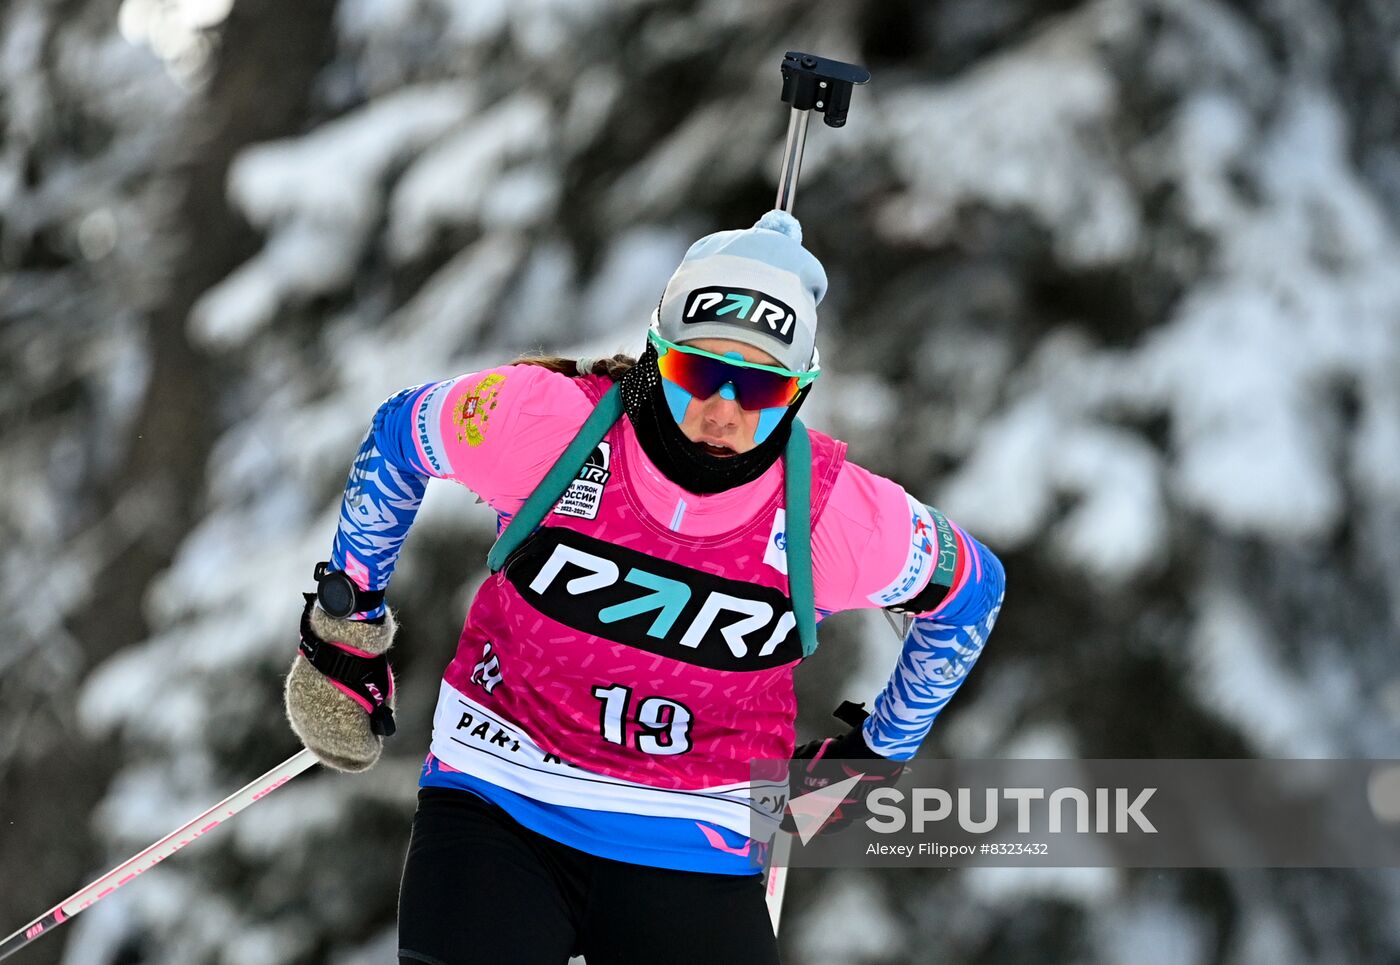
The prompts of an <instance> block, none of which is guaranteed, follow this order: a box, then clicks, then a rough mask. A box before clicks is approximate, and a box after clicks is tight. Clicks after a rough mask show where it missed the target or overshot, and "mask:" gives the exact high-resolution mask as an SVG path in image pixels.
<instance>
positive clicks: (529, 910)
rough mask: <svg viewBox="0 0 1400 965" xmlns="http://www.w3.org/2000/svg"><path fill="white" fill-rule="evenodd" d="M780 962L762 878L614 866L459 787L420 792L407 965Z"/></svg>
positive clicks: (407, 881) (404, 948) (405, 921)
mask: <svg viewBox="0 0 1400 965" xmlns="http://www.w3.org/2000/svg"><path fill="white" fill-rule="evenodd" d="M571 955H583V956H584V957H585V959H586V960H587V963H588V965H655V963H658V962H665V963H668V965H712V963H715V962H724V963H725V965H777V963H778V948H777V941H776V940H775V939H774V937H773V930H772V926H771V925H770V924H769V921H768V910H767V907H766V905H765V904H764V901H763V884H762V881H761V880H760V878H759V876H758V875H722V874H707V873H704V872H697V871H674V870H671V869H668V868H652V867H648V866H646V865H636V864H628V863H626V862H622V861H613V860H611V859H608V858H600V857H597V856H595V855H591V854H587V853H585V852H582V851H578V850H576V849H574V848H570V847H566V846H565V845H562V844H559V843H558V842H557V841H554V840H552V839H550V838H547V837H545V836H543V835H541V834H537V833H536V832H534V831H531V830H530V829H528V828H525V827H522V826H521V825H520V824H518V823H517V822H516V821H515V820H514V819H513V818H511V817H510V815H508V814H507V813H506V812H505V811H504V810H502V809H501V808H499V807H497V806H496V805H494V804H491V803H490V802H488V801H486V800H484V799H482V798H480V797H478V796H477V795H475V794H472V793H471V792H470V791H462V790H457V789H454V788H437V787H425V788H420V789H419V792H418V810H417V813H416V814H415V815H414V818H413V836H412V838H411V840H410V842H409V846H408V858H407V860H406V861H405V863H404V873H403V884H402V887H401V888H400V890H399V963H400V965H469V963H470V965H476V963H482V965H565V963H566V962H567V961H568V959H569V957H570V956H571Z"/></svg>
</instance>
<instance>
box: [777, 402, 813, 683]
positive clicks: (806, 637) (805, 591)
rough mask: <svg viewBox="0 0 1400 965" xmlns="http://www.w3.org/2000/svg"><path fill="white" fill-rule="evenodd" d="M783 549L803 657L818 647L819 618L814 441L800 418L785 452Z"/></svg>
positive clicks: (793, 424) (795, 420) (793, 423)
mask: <svg viewBox="0 0 1400 965" xmlns="http://www.w3.org/2000/svg"><path fill="white" fill-rule="evenodd" d="M783 486H784V487H785V488H784V491H783V502H784V504H785V509H784V512H785V513H786V517H787V518H786V520H785V522H784V524H783V531H784V532H783V539H784V541H785V544H784V552H786V554H787V561H788V596H789V597H791V598H792V612H793V614H794V615H795V616H796V617H797V639H799V640H801V641H802V656H803V657H810V656H811V655H812V654H813V653H815V652H816V650H817V620H816V615H815V613H816V610H815V603H814V602H813V599H814V598H813V591H812V440H811V439H809V438H808V436H807V427H806V426H805V425H803V424H802V420H801V419H793V420H792V434H791V435H789V436H788V442H787V449H786V450H785V451H784V452H783Z"/></svg>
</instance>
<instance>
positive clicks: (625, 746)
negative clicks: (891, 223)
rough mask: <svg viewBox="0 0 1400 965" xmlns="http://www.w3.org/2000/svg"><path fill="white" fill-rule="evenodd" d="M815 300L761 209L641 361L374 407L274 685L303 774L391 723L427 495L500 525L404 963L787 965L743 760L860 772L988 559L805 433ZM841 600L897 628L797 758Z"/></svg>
mask: <svg viewBox="0 0 1400 965" xmlns="http://www.w3.org/2000/svg"><path fill="white" fill-rule="evenodd" d="M825 292H826V275H825V272H824V271H823V269H822V266H821V264H820V263H819V262H818V261H817V259H816V258H815V257H813V256H812V255H811V254H810V253H809V252H808V251H807V250H806V249H805V248H804V247H803V246H802V236H801V228H800V227H799V225H798V223H797V222H796V220H795V219H793V218H792V216H791V215H788V214H786V213H784V212H781V211H772V212H769V213H768V214H766V215H764V217H763V218H761V219H760V220H759V222H758V223H757V224H755V225H754V227H752V228H750V229H747V230H742V231H726V232H720V233H718V234H713V235H709V236H707V237H705V238H703V239H701V240H700V241H698V242H696V243H695V244H694V245H692V246H691V248H690V250H689V251H688V252H687V253H686V256H685V258H684V260H683V261H682V263H681V265H680V267H679V268H678V269H677V271H676V273H675V274H674V275H673V276H672V278H671V280H670V281H669V282H668V284H667V286H666V289H665V292H664V295H663V297H662V299H661V303H660V305H659V307H658V309H657V311H656V313H655V314H654V315H653V320H652V325H651V327H650V329H649V330H648V332H647V341H646V346H645V351H644V352H643V354H642V355H641V358H640V359H639V360H638V361H636V362H635V364H634V363H632V361H631V359H628V358H626V357H623V356H616V357H614V358H613V359H610V360H603V361H599V362H596V363H593V362H587V361H580V362H578V363H577V364H575V363H573V362H568V363H564V362H563V361H562V360H557V359H556V360H545V359H536V360H532V362H530V363H529V364H526V363H517V364H511V365H504V366H501V367H499V368H493V369H488V370H486V371H482V372H474V373H471V374H469V375H463V376H460V377H458V378H455V379H449V380H447V381H443V382H431V383H428V384H426V385H420V386H417V387H414V388H411V389H405V390H404V391H402V392H399V393H397V394H396V395H394V396H393V397H392V398H390V399H389V400H388V401H387V402H385V403H384V404H383V405H382V406H381V407H380V409H379V411H378V412H377V413H376V414H375V417H374V421H373V426H372V428H371V429H370V431H369V433H368V435H367V436H366V437H365V440H364V443H363V444H362V445H361V447H360V450H359V452H358V453H357V454H356V456H355V461H354V469H353V471H352V473H351V475H350V480H349V483H348V485H347V488H346V492H345V498H344V502H343V504H342V506H341V512H340V524H339V529H338V531H337V533H336V538H335V541H334V545H333V548H332V551H331V555H330V560H329V561H328V562H327V563H325V564H322V565H320V566H318V567H317V576H318V578H319V582H318V587H317V594H315V595H314V596H313V595H311V594H308V600H307V606H306V610H305V612H304V614H303V619H302V642H301V648H300V650H301V652H300V653H299V655H298V656H297V657H296V661H295V663H294V664H293V667H292V672H291V673H290V674H289V676H288V679H287V690H286V702H287V711H288V716H289V718H290V720H291V723H292V727H293V729H294V730H295V731H296V733H297V734H298V736H299V737H300V738H301V739H302V741H303V742H304V743H305V745H306V746H307V747H308V748H310V749H311V750H312V751H313V752H314V753H315V754H316V755H317V756H318V757H319V758H320V760H322V761H323V762H324V763H326V764H328V765H330V766H331V767H335V768H339V769H341V770H345V771H360V770H364V769H365V768H368V767H369V766H371V765H372V764H373V763H374V762H375V761H376V760H377V758H378V757H379V753H380V749H381V746H382V743H383V736H384V735H385V734H386V733H391V732H392V713H391V707H392V703H393V678H392V675H391V673H390V671H389V667H388V660H387V658H386V657H385V652H386V651H387V650H388V649H389V645H390V642H391V640H392V638H393V635H394V619H393V615H392V614H391V613H390V612H389V610H388V608H387V607H385V605H384V588H385V587H386V586H387V585H388V582H389V578H390V575H391V574H392V572H393V568H394V564H395V561H396V560H397V559H398V555H399V550H400V547H401V546H402V543H403V540H404V538H405V536H406V535H407V534H408V529H409V526H410V525H411V524H412V522H413V518H414V515H415V513H416V512H417V509H418V506H419V503H420V500H421V499H422V496H423V492H424V489H425V487H426V486H427V483H428V480H429V479H431V478H438V479H451V480H455V481H456V482H459V483H461V484H463V485H465V486H467V487H469V488H470V489H472V490H473V491H474V492H476V493H477V494H478V495H479V496H480V497H481V498H482V499H484V500H485V501H486V502H487V503H488V504H489V505H490V506H491V508H492V509H494V510H495V511H496V513H497V514H498V515H499V518H500V526H501V529H503V530H504V535H503V537H502V539H501V541H499V542H498V543H497V546H496V548H495V549H493V551H492V556H491V558H490V563H491V570H492V572H491V574H490V575H489V576H488V577H487V579H486V580H485V581H484V582H483V583H482V585H481V587H480V588H479V589H478V590H477V592H476V596H475V598H474V599H473V601H472V603H471V607H470V609H469V612H468V614H467V619H466V624H465V626H464V627H463V629H462V634H461V638H460V642H459V644H458V648H457V652H456V657H455V659H454V660H453V661H452V663H451V664H449V665H448V667H447V670H446V673H445V674H444V675H443V680H442V685H441V691H440V695H439V697H438V703H437V710H436V714H435V716H434V720H433V739H432V747H431V750H430V753H429V754H428V756H427V760H426V763H425V764H424V767H423V771H422V778H421V780H420V785H421V787H420V790H419V795H418V808H417V812H416V814H415V817H414V821H413V833H412V838H411V842H410V844H409V850H408V856H407V860H406V863H405V867H404V870H403V880H402V886H401V891H400V898H399V960H400V962H404V963H406V962H414V963H425V962H426V963H431V965H458V963H464V962H482V963H491V965H512V963H519V965H562V963H564V962H565V961H566V960H567V959H568V958H569V957H570V955H574V954H582V955H584V956H585V958H586V959H587V961H588V963H589V965H608V963H653V962H668V963H691V962H694V963H700V962H706V963H708V962H715V961H725V962H731V963H773V962H777V961H778V955H777V947H776V941H775V938H774V936H773V932H772V929H771V926H770V924H769V920H768V917H767V913H766V910H765V906H764V898H763V891H762V885H761V882H760V878H759V874H758V872H757V869H756V867H755V865H754V863H753V862H752V861H751V860H750V858H751V845H752V844H753V839H752V838H751V837H750V831H751V828H752V827H754V825H752V824H751V823H750V822H751V819H752V816H753V813H754V809H755V801H756V800H757V799H758V797H757V796H756V795H754V794H751V793H750V791H751V787H750V785H751V777H750V766H751V761H753V760H755V759H783V758H788V757H789V756H798V757H806V758H812V759H814V760H815V759H822V758H824V759H833V758H840V759H868V760H869V761H870V766H869V767H865V768H862V770H863V771H868V772H869V773H871V774H873V775H875V777H876V778H877V779H878V777H879V776H880V775H881V774H882V773H890V771H889V770H888V768H889V767H893V768H894V769H895V770H896V771H897V769H898V765H897V764H887V765H886V767H887V769H886V770H885V771H881V764H882V763H884V762H897V761H903V760H907V759H908V758H910V757H912V756H913V755H914V753H915V751H916V750H917V749H918V747H919V744H920V742H921V741H922V740H923V738H924V736H925V734H927V733H928V730H929V726H930V725H931V724H932V723H933V720H934V718H935V717H936V716H937V714H938V712H939V711H940V710H941V709H942V707H943V705H944V704H945V703H946V702H947V701H948V699H949V697H951V696H952V693H953V691H955V690H956V689H957V687H958V686H959V685H960V684H961V683H962V681H963V680H964V679H965V678H966V676H967V673H968V670H969V669H970V668H971V666H972V664H973V663H974V662H975V661H976V659H977V657H978V655H979V653H980V652H981V649H982V646H983V644H984V643H985V641H986V639H987V635H988V633H989V632H990V630H991V628H992V623H993V621H994V620H995V619H996V615H997V612H998V610H999V608H1000V606H1001V600H1002V588H1003V583H1004V578H1003V571H1002V567H1001V564H1000V563H999V562H998V560H997V558H996V557H995V556H993V555H992V554H991V553H990V552H989V551H988V550H987V549H986V547H984V546H983V545H982V544H981V543H979V542H977V540H975V539H973V538H972V537H971V536H969V535H968V534H967V533H966V532H964V531H963V530H962V529H961V528H960V527H958V526H957V524H955V523H953V522H952V521H950V520H948V519H947V517H945V516H943V515H942V514H941V513H939V512H938V511H937V510H935V509H933V508H931V507H928V506H926V505H924V504H923V503H921V502H919V501H918V500H916V499H914V498H912V497H911V496H909V495H907V494H906V493H905V491H904V490H903V489H902V488H900V486H898V485H897V484H895V483H894V482H891V481H890V480H888V479H885V478H883V477H881V476H877V475H875V474H873V473H870V472H867V471H866V470H864V469H861V468H860V467H859V466H856V465H854V464H852V463H850V462H848V461H846V459H845V452H846V446H845V444H844V443H841V442H839V441H837V440H835V439H832V438H830V437H828V436H825V435H823V434H821V433H819V432H812V431H808V430H806V429H805V427H803V426H802V423H801V422H800V420H797V421H795V420H796V416H797V412H798V409H799V408H800V407H801V405H802V402H803V400H804V399H806V397H807V395H808V393H809V392H810V391H811V389H812V383H813V382H815V381H816V379H817V377H818V375H819V374H820V366H819V361H818V353H817V351H816V346H815V336H816V324H817V317H816V308H817V305H818V304H819V303H820V302H821V299H822V296H823V295H824V294H825ZM551 487H553V488H551ZM537 490H538V492H537ZM804 490H805V492H804ZM532 495H533V496H534V499H533V501H531V500H530V497H531V496H532ZM517 517H519V525H516V526H510V525H508V524H510V523H512V522H513V521H515V520H516V518H517ZM854 607H883V608H888V609H892V610H895V611H897V612H901V613H905V614H913V615H914V616H915V619H914V622H913V624H912V629H911V630H910V631H909V633H908V634H907V636H906V639H905V641H904V646H903V651H902V653H901V655H900V658H899V661H898V663H897V665H896V666H895V668H894V671H893V674H892V676H891V677H890V680H889V683H888V685H887V686H886V687H885V689H884V691H883V692H882V693H881V694H879V695H878V696H877V697H876V699H875V702H874V706H873V710H872V712H871V713H870V714H869V715H868V717H866V716H865V715H864V712H863V711H862V712H860V713H859V715H857V716H852V715H851V714H850V713H849V712H850V711H851V710H852V709H853V706H854V705H850V704H847V705H844V710H845V711H846V712H847V713H846V714H845V716H843V719H844V720H847V722H849V723H852V725H853V726H852V728H851V730H850V731H849V732H847V733H845V734H844V735H842V736H841V737H838V738H828V739H826V740H822V741H813V742H811V743H809V744H806V745H804V746H803V747H802V748H799V749H797V752H796V755H794V747H793V745H794V730H793V721H794V717H795V714H796V704H795V700H794V695H793V684H792V674H793V671H794V669H795V668H796V667H797V665H798V664H799V663H800V662H801V660H802V659H803V657H804V656H806V655H807V654H809V653H810V652H811V651H812V649H813V648H814V647H815V634H814V632H813V630H812V628H813V627H814V626H815V622H816V621H819V620H820V619H822V618H824V617H826V616H828V615H830V614H831V613H834V612H836V611H838V610H846V609H851V608H854ZM793 791H794V793H797V792H799V791H800V789H799V788H794V789H793ZM768 817H769V819H770V820H771V819H772V818H773V815H769V816H768Z"/></svg>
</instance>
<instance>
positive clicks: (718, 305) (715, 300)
mask: <svg viewBox="0 0 1400 965" xmlns="http://www.w3.org/2000/svg"><path fill="white" fill-rule="evenodd" d="M681 321H682V322H684V323H686V324H687V325H696V324H699V323H700V322H723V323H725V324H729V325H736V326H738V327H740V328H754V327H757V328H760V329H762V330H763V331H764V332H766V333H768V334H769V335H771V336H773V337H774V338H776V339H778V340H779V341H780V342H782V343H783V344H784V345H791V344H792V332H793V328H794V325H793V323H794V322H796V321H797V313H796V312H794V311H793V310H792V309H791V308H789V307H788V306H787V305H786V304H784V303H783V302H780V301H778V299H776V298H774V297H773V296H771V295H765V294H764V293H763V292H760V291H754V290H753V289H752V288H697V289H695V290H694V291H693V292H691V293H690V295H689V296H688V297H687V298H686V305H685V312H684V314H683V315H682V316H681Z"/></svg>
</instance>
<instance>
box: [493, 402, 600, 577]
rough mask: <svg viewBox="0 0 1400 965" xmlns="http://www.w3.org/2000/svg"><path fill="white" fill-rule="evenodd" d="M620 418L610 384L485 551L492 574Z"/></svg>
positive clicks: (527, 535)
mask: <svg viewBox="0 0 1400 965" xmlns="http://www.w3.org/2000/svg"><path fill="white" fill-rule="evenodd" d="M621 417H622V389H621V387H619V386H618V385H616V384H614V385H613V387H612V388H611V389H608V391H607V392H606V393H604V395H603V397H602V398H601V399H599V400H598V404H597V405H596V406H594V407H593V411H592V412H591V413H589V416H588V418H587V419H585V420H584V422H583V425H582V427H580V428H579V430H578V435H576V436H574V441H573V442H571V443H569V444H568V446H566V447H565V448H564V451H563V452H562V453H560V455H559V458H558V459H556V460H555V461H554V465H553V466H552V467H551V468H550V470H549V472H547V473H545V477H544V478H543V479H541V480H540V484H539V485H538V486H536V487H535V491H534V492H532V493H531V494H530V495H529V497H528V498H527V499H526V500H525V502H524V504H523V505H522V506H521V507H520V510H519V511H518V512H517V513H516V514H515V518H514V519H512V520H511V521H510V525H509V526H507V527H506V531H505V532H504V533H502V534H501V535H500V537H499V538H498V539H497V540H496V545H495V546H492V547H491V552H490V553H488V554H486V565H487V566H489V567H490V568H491V572H492V573H496V572H499V571H500V569H501V567H502V566H505V564H506V559H507V558H508V557H509V556H510V554H511V553H514V552H515V551H516V549H518V548H519V546H520V544H521V543H523V542H525V540H526V539H527V538H528V537H529V536H530V534H531V533H533V532H534V531H535V527H536V526H538V525H539V524H540V521H541V520H543V519H544V517H545V515H546V514H547V513H548V512H549V511H550V510H551V509H553V508H554V506H555V504H556V503H558V502H559V497H560V496H563V495H564V490H566V489H568V488H569V483H571V482H573V481H574V477H575V476H577V475H578V471H579V469H580V468H581V467H582V466H583V464H584V462H585V461H586V460H587V459H588V456H589V454H590V453H592V452H593V450H594V449H596V448H598V443H600V442H602V441H603V437H604V436H605V435H607V434H608V430H609V429H611V428H612V427H613V424H614V423H616V422H617V420H618V419H620V418H621Z"/></svg>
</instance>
